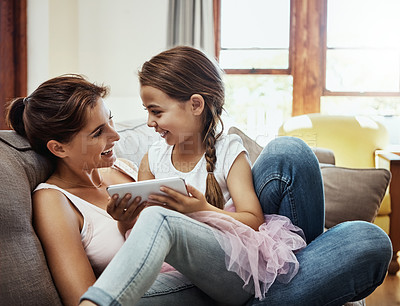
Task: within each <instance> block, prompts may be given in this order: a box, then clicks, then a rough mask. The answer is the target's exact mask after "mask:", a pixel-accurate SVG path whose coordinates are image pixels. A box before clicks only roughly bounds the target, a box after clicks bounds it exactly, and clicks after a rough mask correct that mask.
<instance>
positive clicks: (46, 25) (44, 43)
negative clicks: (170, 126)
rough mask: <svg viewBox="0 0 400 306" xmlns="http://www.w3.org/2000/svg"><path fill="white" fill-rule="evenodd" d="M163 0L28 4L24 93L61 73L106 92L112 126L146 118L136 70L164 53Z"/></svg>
mask: <svg viewBox="0 0 400 306" xmlns="http://www.w3.org/2000/svg"><path fill="white" fill-rule="evenodd" d="M167 13H168V1H166V0H146V1H142V0H119V1H113V0H28V93H31V92H32V91H33V90H34V89H35V88H36V87H37V86H38V85H39V84H40V83H42V82H43V81H45V80H47V79H49V78H51V77H54V76H58V75H61V74H64V73H81V74H84V75H86V76H87V77H88V78H89V80H90V81H93V82H97V83H103V84H106V85H109V86H110V87H111V94H110V96H109V98H107V100H106V101H107V103H108V105H109V107H110V109H111V111H112V113H113V115H114V118H115V120H116V121H124V120H129V119H138V118H145V116H146V113H145V112H144V110H143V107H142V105H141V101H140V97H139V85H138V81H137V71H138V69H140V67H141V65H142V64H143V62H144V61H146V60H148V59H149V58H150V57H151V56H153V55H156V54H157V53H158V52H160V51H162V50H164V49H165V48H166V37H167V32H166V31H167V30H166V24H167Z"/></svg>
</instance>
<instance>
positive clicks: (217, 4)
mask: <svg viewBox="0 0 400 306" xmlns="http://www.w3.org/2000/svg"><path fill="white" fill-rule="evenodd" d="M221 1H223V0H214V12H215V13H214V29H216V30H215V35H214V36H215V56H216V58H217V60H218V61H219V56H220V52H221ZM293 2H294V0H290V16H292V8H293V5H292V3H293ZM289 29H290V30H289V31H290V33H289V50H288V51H289V58H288V68H272V69H263V68H262V69H259V68H250V69H243V68H240V69H224V71H225V73H227V74H251V75H252V74H272V75H291V73H292V68H291V67H292V62H293V59H292V57H293V56H292V54H293V52H292V48H293V39H294V37H293V31H292V18H291V17H290V25H289ZM251 49H255V48H251Z"/></svg>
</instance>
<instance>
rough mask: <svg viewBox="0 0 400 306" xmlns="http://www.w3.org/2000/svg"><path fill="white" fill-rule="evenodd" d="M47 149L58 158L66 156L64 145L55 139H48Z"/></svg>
mask: <svg viewBox="0 0 400 306" xmlns="http://www.w3.org/2000/svg"><path fill="white" fill-rule="evenodd" d="M47 149H49V151H50V152H51V153H53V154H54V155H55V156H57V157H59V158H64V157H66V156H67V154H66V152H65V149H64V146H63V145H62V143H60V142H58V141H57V140H49V141H48V142H47Z"/></svg>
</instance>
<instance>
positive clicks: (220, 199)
mask: <svg viewBox="0 0 400 306" xmlns="http://www.w3.org/2000/svg"><path fill="white" fill-rule="evenodd" d="M213 119H214V118H213ZM215 125H216V122H215V120H212V122H211V123H210V126H209V129H208V131H207V134H206V136H205V139H204V141H205V145H206V152H205V158H206V162H207V165H206V167H207V172H208V174H207V181H206V199H207V202H208V203H210V204H212V205H214V206H216V207H218V208H220V209H223V208H224V196H223V194H222V190H221V187H220V186H219V184H218V182H217V179H216V178H215V175H214V169H215V163H216V162H217V156H216V152H215V142H216V140H217V138H218V137H219V136H220V135H221V133H219V134H218V135H217V136H215Z"/></svg>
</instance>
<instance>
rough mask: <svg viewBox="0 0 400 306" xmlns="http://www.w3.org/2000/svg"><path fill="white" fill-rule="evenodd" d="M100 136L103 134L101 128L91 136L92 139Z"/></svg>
mask: <svg viewBox="0 0 400 306" xmlns="http://www.w3.org/2000/svg"><path fill="white" fill-rule="evenodd" d="M101 134H103V128H100V129H98V130H97V132H96V133H94V134H93V138H96V137H99V136H100V135H101Z"/></svg>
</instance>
